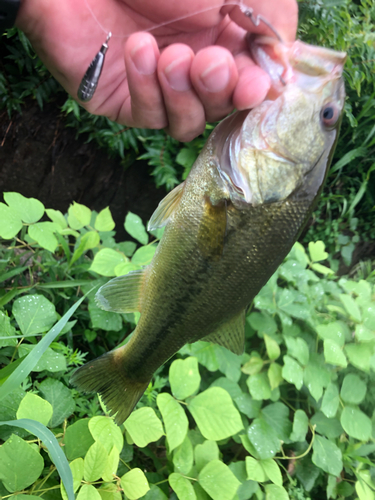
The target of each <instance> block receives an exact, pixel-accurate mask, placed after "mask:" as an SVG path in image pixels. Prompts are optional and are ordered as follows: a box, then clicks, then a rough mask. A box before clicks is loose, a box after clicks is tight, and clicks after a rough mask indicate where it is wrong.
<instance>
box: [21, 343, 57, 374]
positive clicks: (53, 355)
mask: <svg viewBox="0 0 375 500" xmlns="http://www.w3.org/2000/svg"><path fill="white" fill-rule="evenodd" d="M35 349H37V346H34V345H30V344H22V345H20V347H19V348H18V353H19V355H20V356H26V355H32V353H33V352H34V350H35ZM44 370H47V371H49V372H52V373H53V372H60V371H63V370H66V358H65V356H64V355H63V354H61V353H59V352H55V351H53V350H52V349H51V348H50V347H47V349H46V350H45V352H44V353H43V355H42V356H41V358H40V359H39V361H38V362H37V363H36V365H35V366H34V367H33V369H32V371H33V372H42V371H44Z"/></svg>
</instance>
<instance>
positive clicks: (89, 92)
mask: <svg viewBox="0 0 375 500" xmlns="http://www.w3.org/2000/svg"><path fill="white" fill-rule="evenodd" d="M85 4H86V7H87V9H88V11H89V12H90V14H91V16H92V17H93V19H94V20H95V22H96V23H97V25H98V26H99V27H100V29H101V30H102V31H103V32H104V33H105V34H106V35H107V38H106V40H105V42H104V43H103V45H102V46H101V48H100V50H99V52H98V53H97V54H96V56H95V57H94V59H93V60H92V61H91V63H90V65H89V67H88V68H87V70H86V73H85V74H84V76H83V78H82V80H81V83H80V85H79V88H78V92H77V94H78V98H79V99H80V101H82V102H88V101H90V99H92V97H93V95H94V93H95V91H96V88H97V86H98V84H99V79H100V75H101V73H102V69H103V65H104V60H105V54H106V52H107V50H108V42H109V40H110V39H111V38H128V37H129V36H130V35H131V34H132V33H129V34H127V35H113V34H112V32H111V31H108V30H106V29H105V28H104V26H103V25H102V24H101V23H100V21H99V19H98V18H97V17H96V15H95V13H94V11H93V10H92V8H91V6H90V4H89V3H88V0H85ZM227 5H228V6H229V5H232V6H238V7H239V8H240V10H241V12H242V13H243V14H244V15H245V16H246V17H248V18H249V19H250V21H251V22H252V23H253V25H254V26H256V27H257V26H259V24H260V23H261V22H262V23H264V24H265V25H266V26H268V28H269V29H270V30H271V31H272V32H273V33H274V34H275V35H276V38H277V39H278V40H279V41H280V42H282V41H283V40H282V38H281V36H280V34H279V33H278V32H277V30H276V29H275V28H274V27H273V26H272V24H271V23H270V22H269V21H267V19H265V18H264V17H263V16H262V15H261V14H258V15H256V16H255V15H254V11H253V9H252V8H251V7H246V6H245V5H244V4H243V1H242V0H239V1H238V2H225V3H224V4H220V5H219V4H217V5H211V6H210V7H206V8H204V9H201V10H198V11H196V12H194V13H192V14H185V15H183V16H180V17H177V18H175V19H172V20H170V21H165V22H163V23H159V24H156V25H154V26H152V27H151V28H146V29H144V30H142V31H144V32H146V33H147V32H149V31H152V30H155V29H157V28H161V27H163V26H168V25H169V24H172V23H176V22H178V21H182V20H183V19H187V18H189V17H192V16H195V15H198V14H203V13H205V12H208V11H210V10H213V9H215V8H217V7H225V6H227Z"/></svg>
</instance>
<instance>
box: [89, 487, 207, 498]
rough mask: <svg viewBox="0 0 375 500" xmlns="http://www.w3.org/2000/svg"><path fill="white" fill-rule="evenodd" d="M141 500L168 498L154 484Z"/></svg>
mask: <svg viewBox="0 0 375 500" xmlns="http://www.w3.org/2000/svg"><path fill="white" fill-rule="evenodd" d="M99 491H100V490H99ZM103 500H106V499H103ZM108 500H109V499H108ZM116 500H117V499H116ZM119 500H121V498H119ZM143 500H168V498H167V496H166V495H165V493H164V492H163V491H162V490H161V489H160V488H159V487H158V486H155V485H154V484H150V490H149V491H148V492H147V493H146V495H145V496H144V497H143ZM198 500H199V499H198Z"/></svg>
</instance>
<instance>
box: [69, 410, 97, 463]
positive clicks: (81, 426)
mask: <svg viewBox="0 0 375 500" xmlns="http://www.w3.org/2000/svg"><path fill="white" fill-rule="evenodd" d="M64 443H65V448H64V449H65V453H66V456H67V457H68V459H69V460H74V459H75V458H78V457H84V456H85V455H86V453H87V451H88V449H89V448H90V446H91V445H92V444H94V438H93V437H92V435H91V433H90V431H89V419H88V418H83V419H81V420H77V422H74V424H72V425H69V426H68V428H67V429H66V431H65V436H64Z"/></svg>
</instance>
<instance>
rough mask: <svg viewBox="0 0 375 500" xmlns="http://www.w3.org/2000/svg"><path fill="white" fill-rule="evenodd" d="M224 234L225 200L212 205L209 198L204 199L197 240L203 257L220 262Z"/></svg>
mask: <svg viewBox="0 0 375 500" xmlns="http://www.w3.org/2000/svg"><path fill="white" fill-rule="evenodd" d="M226 232H227V200H225V199H223V200H221V201H220V202H219V203H218V204H217V205H213V204H212V202H211V200H210V199H209V198H205V200H204V209H203V215H202V217H201V220H200V224H199V229H198V240H197V241H198V245H199V250H200V252H201V254H202V255H203V257H205V258H206V259H209V260H220V258H221V257H222V255H223V251H224V240H225V235H226Z"/></svg>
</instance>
